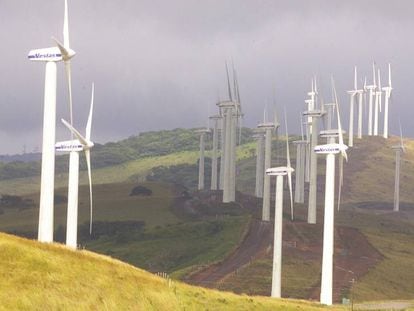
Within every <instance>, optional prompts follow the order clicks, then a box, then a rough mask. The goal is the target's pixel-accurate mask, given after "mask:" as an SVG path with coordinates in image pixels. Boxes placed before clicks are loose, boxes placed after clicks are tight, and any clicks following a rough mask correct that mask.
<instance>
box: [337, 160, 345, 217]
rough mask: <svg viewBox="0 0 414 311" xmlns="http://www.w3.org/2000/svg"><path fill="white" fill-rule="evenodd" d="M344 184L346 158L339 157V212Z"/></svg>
mask: <svg viewBox="0 0 414 311" xmlns="http://www.w3.org/2000/svg"><path fill="white" fill-rule="evenodd" d="M343 183H344V158H343V156H342V155H340V156H339V185H338V211H339V206H340V205H341V194H342V185H343Z"/></svg>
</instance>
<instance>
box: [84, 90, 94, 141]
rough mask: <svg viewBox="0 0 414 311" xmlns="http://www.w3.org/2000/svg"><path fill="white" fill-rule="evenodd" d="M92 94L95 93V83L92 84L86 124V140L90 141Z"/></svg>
mask: <svg viewBox="0 0 414 311" xmlns="http://www.w3.org/2000/svg"><path fill="white" fill-rule="evenodd" d="M94 93H95V83H92V94H91V107H90V109H89V116H88V122H87V123H86V140H91V129H92V114H93V101H94Z"/></svg>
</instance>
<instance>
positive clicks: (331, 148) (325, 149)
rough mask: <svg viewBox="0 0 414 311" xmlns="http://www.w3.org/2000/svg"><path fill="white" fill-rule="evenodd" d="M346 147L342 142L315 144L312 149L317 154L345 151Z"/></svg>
mask: <svg viewBox="0 0 414 311" xmlns="http://www.w3.org/2000/svg"><path fill="white" fill-rule="evenodd" d="M347 149H348V146H347V145H344V144H326V145H319V146H316V147H315V149H314V151H315V153H318V154H337V153H342V152H345V151H346V150H347Z"/></svg>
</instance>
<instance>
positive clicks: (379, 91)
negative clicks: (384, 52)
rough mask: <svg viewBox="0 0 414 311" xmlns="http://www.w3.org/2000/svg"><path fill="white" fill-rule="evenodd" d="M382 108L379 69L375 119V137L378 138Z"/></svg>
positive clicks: (379, 73)
mask: <svg viewBox="0 0 414 311" xmlns="http://www.w3.org/2000/svg"><path fill="white" fill-rule="evenodd" d="M381 106H382V88H381V72H380V69H379V68H378V88H377V91H376V92H375V118H374V136H378V118H379V112H381Z"/></svg>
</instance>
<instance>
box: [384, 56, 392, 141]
mask: <svg viewBox="0 0 414 311" xmlns="http://www.w3.org/2000/svg"><path fill="white" fill-rule="evenodd" d="M382 90H383V91H384V92H385V104H384V135H383V136H384V138H388V104H389V102H390V99H391V92H392V85H391V64H388V86H384V87H383V88H382Z"/></svg>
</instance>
